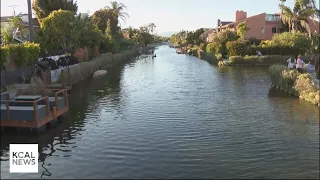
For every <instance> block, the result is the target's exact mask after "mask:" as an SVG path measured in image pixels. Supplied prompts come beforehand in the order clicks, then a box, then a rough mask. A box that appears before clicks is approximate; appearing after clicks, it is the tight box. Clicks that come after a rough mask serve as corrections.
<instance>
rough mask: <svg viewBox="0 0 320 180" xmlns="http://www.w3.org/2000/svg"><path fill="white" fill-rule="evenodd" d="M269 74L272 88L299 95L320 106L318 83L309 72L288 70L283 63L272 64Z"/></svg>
mask: <svg viewBox="0 0 320 180" xmlns="http://www.w3.org/2000/svg"><path fill="white" fill-rule="evenodd" d="M269 75H270V79H271V82H272V87H273V88H276V89H278V90H280V91H284V92H286V93H288V94H290V95H293V96H296V97H299V98H300V99H303V100H305V101H308V102H310V103H312V104H315V105H317V106H318V107H319V108H320V101H319V95H320V91H319V84H317V83H316V82H315V81H314V78H313V77H312V76H311V75H310V74H308V73H304V74H301V73H299V72H298V71H297V70H288V68H287V66H284V65H272V66H270V68H269ZM318 83H319V82H318Z"/></svg>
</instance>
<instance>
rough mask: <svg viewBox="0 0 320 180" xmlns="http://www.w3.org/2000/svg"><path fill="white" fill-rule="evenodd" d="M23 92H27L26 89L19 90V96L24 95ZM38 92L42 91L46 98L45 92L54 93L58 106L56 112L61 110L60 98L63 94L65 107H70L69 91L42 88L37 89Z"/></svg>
mask: <svg viewBox="0 0 320 180" xmlns="http://www.w3.org/2000/svg"><path fill="white" fill-rule="evenodd" d="M23 90H26V89H23V88H21V89H18V96H19V95H21V94H22V91H23ZM37 91H40V94H41V96H44V92H45V91H49V92H50V91H51V92H53V93H54V98H55V105H56V110H57V111H58V110H59V106H58V98H59V96H60V95H61V94H62V97H63V99H64V105H65V107H67V106H68V91H67V89H54V88H50V89H48V88H40V89H37Z"/></svg>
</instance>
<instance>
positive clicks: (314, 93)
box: [294, 74, 319, 104]
mask: <svg viewBox="0 0 320 180" xmlns="http://www.w3.org/2000/svg"><path fill="white" fill-rule="evenodd" d="M294 88H295V89H296V90H297V92H298V93H299V96H300V98H302V99H304V100H306V101H309V102H312V103H313V104H319V87H317V86H316V85H315V83H314V81H313V79H312V77H311V76H310V74H301V75H299V76H298V77H297V79H296V82H295V86H294Z"/></svg>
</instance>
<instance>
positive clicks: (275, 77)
mask: <svg viewBox="0 0 320 180" xmlns="http://www.w3.org/2000/svg"><path fill="white" fill-rule="evenodd" d="M286 70H288V67H287V66H284V65H272V66H270V67H269V70H268V71H269V75H270V79H271V82H272V84H273V85H275V86H277V87H279V86H280V85H281V83H282V79H281V73H282V72H283V71H286Z"/></svg>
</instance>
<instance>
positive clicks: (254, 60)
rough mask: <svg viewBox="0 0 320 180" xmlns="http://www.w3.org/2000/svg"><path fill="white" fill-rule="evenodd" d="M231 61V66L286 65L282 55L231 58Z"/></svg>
mask: <svg viewBox="0 0 320 180" xmlns="http://www.w3.org/2000/svg"><path fill="white" fill-rule="evenodd" d="M229 60H230V61H231V62H230V64H231V65H238V64H239V65H240V64H245V65H272V64H285V62H286V61H284V60H283V57H282V56H280V55H269V56H244V57H242V56H230V57H229Z"/></svg>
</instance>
